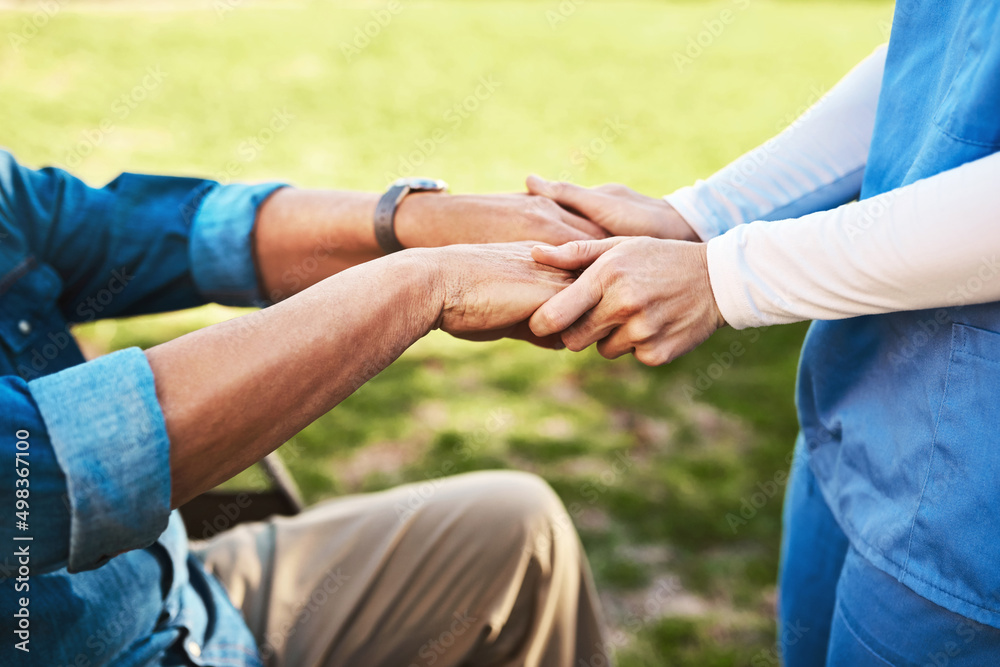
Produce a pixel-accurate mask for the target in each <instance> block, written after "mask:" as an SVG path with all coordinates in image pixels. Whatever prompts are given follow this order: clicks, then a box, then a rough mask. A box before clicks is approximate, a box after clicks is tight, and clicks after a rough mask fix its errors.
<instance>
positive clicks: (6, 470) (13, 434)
mask: <svg viewBox="0 0 1000 667" xmlns="http://www.w3.org/2000/svg"><path fill="white" fill-rule="evenodd" d="M0 457H2V459H3V461H2V462H0V507H3V508H4V510H5V511H7V512H20V514H15V515H13V516H10V519H9V520H5V521H0V541H2V542H3V543H4V544H10V545H13V546H14V548H15V549H18V548H22V547H27V548H28V550H29V553H30V564H31V573H32V574H44V573H45V572H52V571H54V570H58V569H59V568H61V567H65V566H66V562H67V558H68V556H69V521H70V518H69V496H68V495H67V493H66V476H65V475H63V472H62V468H60V467H59V462H58V461H57V460H56V457H55V452H54V451H53V449H52V441H51V440H50V438H49V433H48V429H47V428H46V427H45V422H44V421H42V416H41V414H40V413H39V411H38V405H37V404H36V403H35V401H34V399H33V398H32V396H31V392H30V391H29V390H28V383H27V382H25V381H24V380H22V379H21V378H19V377H17V376H16V375H5V376H3V377H0ZM18 501H20V503H21V504H20V505H19V504H18ZM8 516H9V515H8ZM19 570H20V563H18V559H16V558H11V557H10V556H9V555H7V556H5V557H4V558H2V559H0V579H2V578H8V577H13V576H15V575H17V574H23V573H19Z"/></svg>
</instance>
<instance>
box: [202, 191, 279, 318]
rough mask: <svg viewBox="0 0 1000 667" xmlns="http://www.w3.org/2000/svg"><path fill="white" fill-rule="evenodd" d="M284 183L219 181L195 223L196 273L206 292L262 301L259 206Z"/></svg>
mask: <svg viewBox="0 0 1000 667" xmlns="http://www.w3.org/2000/svg"><path fill="white" fill-rule="evenodd" d="M283 187H286V185H285V184H284V183H262V184H260V185H242V184H234V185H216V186H215V187H213V188H212V189H211V190H209V192H208V194H206V195H205V198H204V199H203V200H202V202H201V206H200V207H199V208H198V212H197V213H196V214H195V217H194V222H193V223H192V228H191V246H190V247H191V273H192V275H193V276H194V282H195V285H197V287H198V290H199V291H200V292H201V294H202V295H203V296H204V297H205V298H206V299H209V300H211V301H215V302H217V303H221V304H223V305H227V306H258V305H261V302H262V299H261V294H260V291H259V289H258V287H257V286H258V281H257V268H256V266H255V265H254V259H253V247H252V246H253V242H252V235H253V227H254V223H255V222H256V220H257V209H258V208H259V207H260V205H261V204H263V203H264V200H265V199H267V198H268V197H270V196H271V195H272V194H273V193H274V191H275V190H278V189H280V188H283Z"/></svg>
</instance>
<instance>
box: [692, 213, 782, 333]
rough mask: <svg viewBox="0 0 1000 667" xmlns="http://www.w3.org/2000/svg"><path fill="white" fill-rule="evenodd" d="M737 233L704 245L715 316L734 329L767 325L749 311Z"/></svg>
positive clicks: (741, 239) (740, 237)
mask: <svg viewBox="0 0 1000 667" xmlns="http://www.w3.org/2000/svg"><path fill="white" fill-rule="evenodd" d="M741 231H743V229H736V230H733V231H731V232H729V233H727V234H723V235H722V236H718V237H716V238H714V239H712V240H711V241H709V242H708V247H707V249H706V250H707V254H708V279H709V282H710V283H711V285H712V293H713V294H714V295H715V303H716V304H718V306H719V312H721V313H722V317H723V318H725V320H726V323H727V324H728V325H729V326H731V327H732V328H734V329H749V328H751V327H761V326H767V325H768V324H769V323H767V322H765V321H764V318H763V315H762V314H761V313H759V312H757V311H756V310H755V309H754V308H753V306H752V305H751V302H750V296H749V294H748V293H747V288H746V286H747V283H748V281H747V279H746V277H747V276H746V273H747V272H748V271H749V269H748V268H747V267H746V263H745V262H744V260H743V250H744V243H743V237H744V236H745V234H740V233H739V232H741Z"/></svg>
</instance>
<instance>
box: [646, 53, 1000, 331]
mask: <svg viewBox="0 0 1000 667" xmlns="http://www.w3.org/2000/svg"><path fill="white" fill-rule="evenodd" d="M885 53H886V52H885V48H884V47H880V48H879V49H877V50H876V51H875V52H874V53H873V54H872V55H871V56H869V57H868V58H867V59H865V60H864V61H862V62H861V63H860V64H859V65H858V66H857V67H855V68H854V69H853V70H851V72H849V73H848V74H847V76H845V77H844V79H842V80H841V81H840V82H839V83H838V84H837V85H836V86H835V87H834V88H833V89H832V90H831V91H830V92H829V93H828V94H827V95H826V96H824V97H823V98H822V99H821V100H819V101H818V102H817V103H816V104H815V105H813V107H811V108H810V109H809V110H808V111H806V113H805V114H803V115H802V116H801V117H800V118H799V119H798V120H796V121H795V122H794V123H793V124H792V125H791V126H790V127H789V128H787V129H786V130H785V131H783V132H782V133H781V134H779V135H778V136H777V137H775V138H774V139H772V140H770V141H768V142H767V143H765V144H763V145H762V146H760V147H758V148H756V149H754V150H753V151H750V152H749V153H747V154H745V155H743V156H742V157H740V158H738V159H737V160H736V161H735V162H733V163H732V164H730V165H728V166H726V167H725V168H723V169H722V170H720V171H719V172H717V173H716V174H714V175H713V176H711V177H710V178H708V179H706V180H704V181H699V182H697V183H696V184H695V185H693V186H690V187H685V188H682V189H680V190H678V191H677V192H674V193H673V194H671V195H668V196H667V197H666V199H667V201H668V202H670V204H671V205H673V206H674V207H675V208H676V209H677V211H678V212H679V213H680V214H681V215H682V216H684V218H685V219H686V220H687V221H688V223H689V224H690V225H691V226H692V227H693V228H694V229H695V231H696V232H697V233H698V234H699V236H701V238H702V240H707V241H708V270H709V277H710V280H711V283H712V290H713V292H714V294H715V298H716V301H717V302H718V305H719V309H720V310H721V311H722V315H723V317H725V319H726V321H727V322H728V323H729V324H730V325H731V326H733V327H735V328H737V329H743V328H747V327H757V326H768V325H771V324H784V323H789V322H797V321H802V320H810V319H819V320H832V319H841V318H846V317H853V316H856V315H866V314H874V313H885V312H893V311H900V310H921V309H925V308H936V307H943V306H951V305H957V304H973V303H987V302H991V301H997V300H1000V262H998V260H997V254H998V251H1000V154H993V155H990V156H988V157H985V158H982V159H979V160H975V161H973V162H969V163H967V164H965V165H963V166H961V167H958V168H956V169H952V170H949V171H946V172H942V173H940V174H937V175H935V176H932V177H930V178H927V179H924V180H921V181H917V182H915V183H912V184H910V185H907V186H905V187H902V188H898V189H896V190H892V191H889V192H886V193H884V194H881V195H878V196H876V197H871V198H869V199H865V200H864V201H861V202H854V203H849V204H845V202H848V201H851V200H852V199H854V198H856V197H857V196H858V194H859V193H860V189H861V182H862V179H863V176H864V167H865V163H866V161H867V156H868V148H869V145H870V142H871V136H872V130H873V127H874V122H875V110H876V107H877V105H878V97H879V89H880V87H881V82H882V70H883V67H884V63H885ZM834 207H837V208H834ZM816 211H818V212H816ZM749 222H753V224H745V223H749Z"/></svg>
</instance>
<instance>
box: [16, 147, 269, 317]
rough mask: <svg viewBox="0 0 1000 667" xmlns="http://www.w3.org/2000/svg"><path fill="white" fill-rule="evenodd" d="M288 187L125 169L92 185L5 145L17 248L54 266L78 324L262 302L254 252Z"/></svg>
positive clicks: (65, 308)
mask: <svg viewBox="0 0 1000 667" xmlns="http://www.w3.org/2000/svg"><path fill="white" fill-rule="evenodd" d="M284 185H285V184H283V183H264V184H259V185H238V184H233V185H220V184H219V183H216V182H215V181H211V180H206V179H201V178H179V177H172V176H157V175H147V174H129V173H125V174H121V175H120V176H118V177H117V178H115V179H114V180H113V181H111V182H110V183H108V184H107V185H105V186H103V187H99V188H95V187H90V186H89V185H87V184H86V183H84V182H83V181H81V180H80V179H78V178H76V177H75V176H73V175H72V174H70V173H68V172H66V171H63V170H61V169H55V168H45V169H39V170H33V169H29V168H26V167H24V166H22V165H20V164H19V163H17V162H16V161H15V160H14V158H13V156H12V155H10V153H7V152H6V151H0V218H2V219H3V221H4V222H6V223H7V224H8V225H11V226H12V227H13V228H14V229H15V230H16V231H17V234H16V236H17V238H16V240H17V241H18V243H23V244H24V246H25V247H24V248H19V249H17V250H19V252H20V253H21V254H24V255H33V256H34V257H36V258H37V259H39V260H41V261H42V263H44V264H47V265H49V266H51V267H52V268H53V269H54V270H55V271H56V273H57V274H58V275H59V277H60V278H61V280H62V283H63V288H62V294H61V298H60V300H59V304H60V309H61V310H62V312H63V316H64V317H65V318H66V319H67V320H69V321H71V322H86V321H90V320H94V319H103V318H109V317H121V316H127V315H141V314H145V313H154V312H162V311H166V310H178V309H181V308H190V307H192V306H197V305H201V304H203V303H206V302H208V301H219V302H221V303H225V304H227V305H240V306H250V305H255V304H256V303H258V302H259V298H258V294H257V281H256V270H255V267H254V262H253V255H252V231H253V227H254V223H255V221H256V217H257V209H258V207H259V206H260V205H261V204H262V203H263V202H264V200H265V199H267V197H268V196H270V195H271V193H273V192H274V191H275V190H277V189H279V188H281V187H284Z"/></svg>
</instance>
